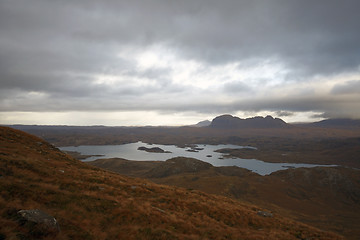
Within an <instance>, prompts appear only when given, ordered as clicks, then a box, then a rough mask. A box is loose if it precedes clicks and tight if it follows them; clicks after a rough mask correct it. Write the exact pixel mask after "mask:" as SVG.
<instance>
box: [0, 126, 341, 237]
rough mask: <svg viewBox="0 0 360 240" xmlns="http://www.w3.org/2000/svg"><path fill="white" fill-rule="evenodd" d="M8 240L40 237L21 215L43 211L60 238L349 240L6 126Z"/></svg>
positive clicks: (2, 230)
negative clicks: (96, 163)
mask: <svg viewBox="0 0 360 240" xmlns="http://www.w3.org/2000/svg"><path fill="white" fill-rule="evenodd" d="M0 178H1V181H0V237H1V238H2V239H39V238H41V237H45V238H46V236H45V234H44V236H42V235H41V234H39V233H37V235H36V236H34V235H33V232H31V229H29V228H27V226H26V225H21V224H20V223H19V222H18V221H17V218H16V213H17V212H18V211H19V210H22V209H40V210H42V211H44V212H46V213H48V214H50V215H51V216H54V217H55V218H56V219H57V221H58V224H59V226H60V229H61V231H60V233H59V234H58V235H57V236H56V239H341V237H339V236H337V235H335V234H333V233H329V232H323V231H320V230H318V229H316V228H312V227H310V226H307V225H303V224H300V223H297V222H294V221H291V220H288V219H286V218H283V217H280V216H277V215H275V216H273V217H263V216H260V215H259V214H258V210H259V209H258V208H257V207H256V206H251V205H246V204H244V203H241V202H238V201H235V200H231V199H228V198H225V197H220V196H214V195H209V194H205V193H202V192H198V191H190V190H185V189H181V188H176V187H168V186H162V185H156V184H153V183H151V182H149V181H146V180H140V179H134V178H129V177H123V176H121V175H118V174H115V173H111V172H107V171H104V170H100V169H98V168H94V167H91V166H88V165H86V164H83V163H81V162H80V161H77V160H75V159H73V158H71V157H69V156H68V155H65V154H63V153H62V152H60V151H59V150H57V149H56V148H54V147H52V146H51V145H50V144H48V143H46V142H44V141H43V140H41V139H39V138H37V137H34V136H31V135H28V134H26V133H23V132H21V131H18V130H13V129H10V128H5V127H0Z"/></svg>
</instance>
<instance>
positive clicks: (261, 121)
mask: <svg viewBox="0 0 360 240" xmlns="http://www.w3.org/2000/svg"><path fill="white" fill-rule="evenodd" d="M288 126H289V125H288V124H287V123H286V122H284V121H283V120H281V119H280V118H273V117H272V116H266V117H253V118H246V119H241V118H239V117H234V116H232V115H228V114H227V115H222V116H218V117H216V118H214V119H213V120H212V122H211V124H210V127H212V128H284V127H288Z"/></svg>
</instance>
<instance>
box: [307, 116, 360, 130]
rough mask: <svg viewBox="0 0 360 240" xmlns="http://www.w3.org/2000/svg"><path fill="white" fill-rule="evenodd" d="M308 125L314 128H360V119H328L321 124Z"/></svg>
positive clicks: (320, 122)
mask: <svg viewBox="0 0 360 240" xmlns="http://www.w3.org/2000/svg"><path fill="white" fill-rule="evenodd" d="M307 125H310V126H313V127H341V128H347V127H360V120H359V119H349V118H334V119H326V120H322V121H319V122H314V123H309V124H307Z"/></svg>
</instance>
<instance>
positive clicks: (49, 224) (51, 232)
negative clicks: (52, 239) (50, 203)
mask: <svg viewBox="0 0 360 240" xmlns="http://www.w3.org/2000/svg"><path fill="white" fill-rule="evenodd" d="M17 214H18V215H19V217H20V220H19V222H20V224H21V225H23V226H25V227H27V228H28V229H29V233H30V234H31V235H33V236H36V237H42V236H55V235H57V234H58V233H59V232H60V227H59V224H58V222H57V221H56V219H55V218H54V217H52V216H50V215H49V214H47V213H45V212H43V211H41V210H39V209H30V210H20V211H18V213H17Z"/></svg>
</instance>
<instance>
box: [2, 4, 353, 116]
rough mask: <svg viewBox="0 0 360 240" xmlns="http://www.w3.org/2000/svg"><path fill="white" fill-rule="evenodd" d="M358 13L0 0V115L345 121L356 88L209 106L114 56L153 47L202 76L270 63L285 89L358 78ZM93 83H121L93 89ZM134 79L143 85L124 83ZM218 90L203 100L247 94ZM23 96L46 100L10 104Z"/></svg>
mask: <svg viewBox="0 0 360 240" xmlns="http://www.w3.org/2000/svg"><path fill="white" fill-rule="evenodd" d="M359 8H360V2H359V1H357V0H345V1H341V2H339V1H337V0H319V1H310V0H305V1H288V0H242V1H233V0H224V1H215V0H210V1H208V0H207V1H205V0H194V1H165V0H151V1H137V0H134V1H115V0H114V1H112V0H104V1H96V0H88V1H83V0H75V1H45V0H11V1H8V0H0V82H1V92H2V94H1V96H0V109H1V110H13V111H23V110H26V111H30V110H41V111H46V110H48V111H49V110H54V111H55V110H58V111H66V110H84V109H85V110H86V109H88V110H99V109H107V110H119V109H120V110H128V109H138V110H141V109H142V110H178V111H199V112H201V111H205V112H226V111H238V110H243V111H261V110H273V111H279V114H289V113H290V112H292V111H319V112H324V113H327V114H332V115H337V114H347V113H348V112H350V113H352V114H355V113H357V112H356V111H353V110H352V109H356V108H357V109H359V106H358V100H359V99H357V98H355V97H352V98H342V97H339V96H338V95H345V94H352V95H356V93H357V92H358V90H359V88H360V85H359V81H352V82H347V83H344V84H339V85H337V86H335V87H334V88H333V89H332V91H331V94H333V96H335V97H334V98H332V96H325V97H324V96H316V95H315V93H313V94H312V95H310V94H308V95H306V96H304V97H296V96H292V97H289V98H287V99H280V98H273V97H271V98H269V99H267V98H258V97H257V96H254V98H251V99H250V98H247V99H241V100H238V101H237V100H234V101H232V102H226V103H217V102H214V101H215V100H213V99H211V96H210V97H209V96H207V94H206V92H201V91H200V90H197V89H185V88H184V87H183V86H181V85H180V84H175V83H173V81H172V79H171V78H170V76H169V75H170V74H169V71H171V69H170V70H169V69H149V70H144V71H139V70H138V69H137V68H136V66H135V65H134V64H135V63H133V62H131V61H130V60H129V59H130V58H131V57H132V56H131V54H132V53H131V51H130V52H129V53H128V54H129V59H127V57H126V56H122V57H119V56H118V53H119V52H121V51H122V50H123V49H132V48H134V49H137V50H141V49H146V48H147V47H150V46H153V45H161V46H164V47H169V48H171V49H172V50H173V51H174V52H175V53H176V54H177V55H179V56H181V57H183V58H185V59H187V60H197V61H200V62H202V63H203V65H204V67H203V71H206V69H207V68H209V67H211V66H214V65H217V64H225V63H231V62H240V63H243V64H245V63H254V64H256V62H257V61H259V62H260V61H261V60H264V59H265V60H266V59H276V61H279V62H280V63H282V64H284V66H285V68H287V70H288V71H289V74H288V76H287V79H288V80H291V81H304V79H311V77H312V76H315V75H331V74H340V73H343V72H346V71H358V68H359V66H360V54H358V53H359V52H360V44H359V42H360V31H358V23H359V22H360V15H359V14H358V9H359ZM241 66H242V65H241ZM98 74H100V75H101V74H104V75H107V74H108V75H115V76H121V77H123V78H126V77H128V79H129V80H128V81H126V80H125V81H124V82H122V83H119V85H116V86H109V85H106V84H94V75H98ZM261 74H262V73H261V72H259V79H260V78H261ZM134 77H138V78H144V79H148V80H149V81H150V82H152V84H144V85H141V84H137V83H133V82H131V79H132V78H134ZM218 89H220V91H219V92H212V93H211V94H213V96H216V95H217V94H218V95H221V94H224V93H225V94H226V93H230V94H234V93H238V92H240V93H241V95H246V94H253V93H254V92H256V89H254V86H253V85H251V84H250V83H241V82H237V83H234V82H233V83H228V84H226V85H225V86H224V87H221V84H219V87H218ZM31 91H37V92H41V93H44V94H45V95H46V96H47V100H48V101H41V100H36V99H34V100H32V99H27V102H24V101H23V99H20V100H19V99H15V98H12V96H15V95H16V96H17V95H21V94H26V93H28V92H31ZM9 92H12V93H14V94H12V95H11V94H5V93H9ZM254 95H255V94H254ZM270 95H271V94H270ZM309 96H310V97H309ZM358 115H359V116H360V113H358Z"/></svg>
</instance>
